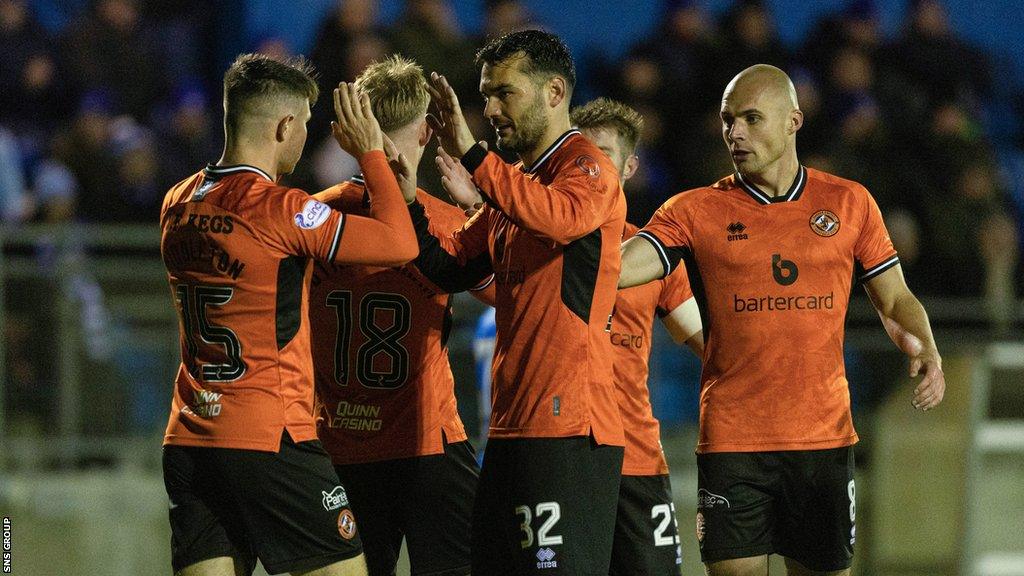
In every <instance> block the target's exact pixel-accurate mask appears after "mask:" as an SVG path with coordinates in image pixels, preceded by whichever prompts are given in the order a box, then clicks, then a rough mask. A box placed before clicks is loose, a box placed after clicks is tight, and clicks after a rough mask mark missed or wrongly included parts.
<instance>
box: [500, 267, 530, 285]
mask: <svg viewBox="0 0 1024 576" xmlns="http://www.w3.org/2000/svg"><path fill="white" fill-rule="evenodd" d="M525 281H526V270H525V269H523V268H517V269H515V270H499V271H497V272H495V273H494V283H495V284H498V285H515V284H522V283H523V282H525Z"/></svg>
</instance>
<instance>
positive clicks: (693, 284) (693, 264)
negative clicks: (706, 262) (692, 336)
mask: <svg viewBox="0 0 1024 576" xmlns="http://www.w3.org/2000/svg"><path fill="white" fill-rule="evenodd" d="M679 252H680V255H681V257H682V261H683V265H684V266H686V275H687V276H688V277H689V279H690V290H691V291H693V300H694V301H695V302H696V303H697V310H698V311H699V312H700V325H701V330H703V331H704V342H705V345H707V342H708V338H710V336H711V315H710V314H708V295H707V292H706V291H705V290H704V278H703V277H702V276H701V275H700V266H698V265H697V257H696V256H694V255H693V251H692V250H690V249H689V248H680V249H679Z"/></svg>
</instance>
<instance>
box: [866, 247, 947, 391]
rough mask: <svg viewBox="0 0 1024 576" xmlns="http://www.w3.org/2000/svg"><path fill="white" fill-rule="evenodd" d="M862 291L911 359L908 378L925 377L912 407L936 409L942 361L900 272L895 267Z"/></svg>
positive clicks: (943, 383) (924, 314)
mask: <svg viewBox="0 0 1024 576" xmlns="http://www.w3.org/2000/svg"><path fill="white" fill-rule="evenodd" d="M864 288H865V290H867V293H868V296H869V297H870V298H871V303H872V304H874V306H875V309H876V310H877V311H878V315H879V316H880V317H881V318H882V325H883V326H885V329H886V332H888V334H889V336H890V338H892V339H893V342H895V343H896V345H897V346H899V348H900V350H901V351H903V353H905V354H906V355H907V356H909V357H910V376H911V377H916V376H917V375H918V374H921V373H923V374H924V378H923V379H922V380H921V382H920V383H919V384H918V385H917V387H916V388H915V389H914V398H913V400H912V404H913V405H914V407H915V408H918V409H921V410H929V409H931V408H934V407H936V406H938V405H939V403H940V402H942V397H943V394H945V391H946V378H945V375H944V374H943V373H942V357H941V356H939V351H938V349H937V348H936V346H935V338H934V337H933V336H932V328H931V325H930V323H929V322H928V314H927V312H925V309H924V306H922V305H921V302H920V301H919V300H918V299H917V297H916V296H914V294H913V293H912V292H911V291H910V288H908V287H907V282H906V280H905V279H904V278H903V269H902V268H901V267H900V265H899V264H897V265H895V266H893V267H891V268H889V269H888V270H886V271H884V272H882V273H881V274H878V275H877V276H875V277H873V278H871V279H870V280H868V281H867V282H866V283H865V284H864Z"/></svg>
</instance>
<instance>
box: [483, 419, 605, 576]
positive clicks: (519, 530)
mask: <svg viewBox="0 0 1024 576" xmlns="http://www.w3.org/2000/svg"><path fill="white" fill-rule="evenodd" d="M622 454H623V449H622V446H602V445H598V444H597V443H596V442H594V439H593V438H592V437H589V436H574V437H569V438H515V439H500V438H492V439H491V440H489V441H488V442H487V452H486V453H485V454H484V463H483V468H482V469H481V471H480V484H479V485H478V486H477V495H476V502H475V504H474V506H473V534H472V546H471V549H472V560H473V562H472V565H473V574H486V575H487V576H506V575H507V576H519V575H522V574H537V575H545V576H546V575H563V574H572V575H574V576H608V567H609V564H610V561H611V553H612V537H613V534H614V531H615V511H616V503H617V502H618V497H619V478H620V477H621V472H622Z"/></svg>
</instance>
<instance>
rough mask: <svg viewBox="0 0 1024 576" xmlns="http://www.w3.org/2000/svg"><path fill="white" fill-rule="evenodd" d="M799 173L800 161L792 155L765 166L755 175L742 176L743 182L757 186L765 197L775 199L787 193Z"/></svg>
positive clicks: (746, 174)
mask: <svg viewBox="0 0 1024 576" xmlns="http://www.w3.org/2000/svg"><path fill="white" fill-rule="evenodd" d="M799 171H800V161H799V160H798V159H797V157H796V155H795V154H793V155H790V156H786V157H783V158H779V159H778V160H777V161H776V162H774V163H772V164H771V165H770V166H766V167H765V169H764V170H762V171H760V172H758V173H756V174H754V173H751V174H748V173H746V172H743V173H742V174H743V178H744V180H746V181H748V182H750V183H751V184H753V185H754V186H757V188H758V189H759V190H760V191H762V192H764V193H765V194H766V195H768V196H770V197H772V198H775V197H776V196H785V195H786V194H788V193H789V188H790V187H791V186H792V185H793V181H794V180H796V177H797V173H798V172H799Z"/></svg>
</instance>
